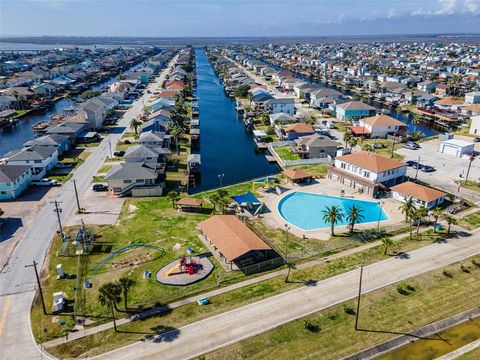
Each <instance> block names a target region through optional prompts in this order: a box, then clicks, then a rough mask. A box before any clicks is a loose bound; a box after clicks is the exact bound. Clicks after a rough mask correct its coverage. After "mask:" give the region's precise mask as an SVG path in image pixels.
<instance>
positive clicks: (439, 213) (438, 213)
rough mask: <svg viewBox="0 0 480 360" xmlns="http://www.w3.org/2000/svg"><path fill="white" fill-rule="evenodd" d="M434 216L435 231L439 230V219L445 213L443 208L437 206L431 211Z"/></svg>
mask: <svg viewBox="0 0 480 360" xmlns="http://www.w3.org/2000/svg"><path fill="white" fill-rule="evenodd" d="M431 214H432V216H433V232H437V224H438V219H439V218H440V217H441V216H442V215H443V211H442V209H440V208H438V207H436V208H434V209H433V210H432V211H431Z"/></svg>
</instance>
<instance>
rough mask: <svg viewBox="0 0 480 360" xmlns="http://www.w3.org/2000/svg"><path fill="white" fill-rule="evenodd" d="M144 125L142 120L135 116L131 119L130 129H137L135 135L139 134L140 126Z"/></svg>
mask: <svg viewBox="0 0 480 360" xmlns="http://www.w3.org/2000/svg"><path fill="white" fill-rule="evenodd" d="M140 125H142V122H141V121H140V120H138V119H136V118H133V119H132V120H130V129H133V131H135V135H138V128H139V127H140Z"/></svg>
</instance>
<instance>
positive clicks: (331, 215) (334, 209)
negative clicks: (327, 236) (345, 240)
mask: <svg viewBox="0 0 480 360" xmlns="http://www.w3.org/2000/svg"><path fill="white" fill-rule="evenodd" d="M322 214H323V221H325V222H326V223H330V225H331V234H332V236H335V225H336V224H337V223H338V222H340V221H342V219H343V216H344V215H343V211H342V209H340V208H339V207H338V206H336V205H332V206H330V207H328V206H326V207H325V210H323V211H322Z"/></svg>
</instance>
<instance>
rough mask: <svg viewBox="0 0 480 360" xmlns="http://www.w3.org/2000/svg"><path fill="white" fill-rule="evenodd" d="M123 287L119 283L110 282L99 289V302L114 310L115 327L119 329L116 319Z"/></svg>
mask: <svg viewBox="0 0 480 360" xmlns="http://www.w3.org/2000/svg"><path fill="white" fill-rule="evenodd" d="M121 293H122V289H121V287H120V285H119V284H117V283H112V282H108V283H105V284H103V285H102V286H100V288H99V289H98V302H99V303H100V305H102V306H105V307H110V310H111V311H112V319H113V328H114V329H115V331H117V323H116V321H115V310H118V309H117V302H119V301H120V294H121Z"/></svg>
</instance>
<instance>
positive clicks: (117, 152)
mask: <svg viewBox="0 0 480 360" xmlns="http://www.w3.org/2000/svg"><path fill="white" fill-rule="evenodd" d="M124 155H125V151H115V152H114V153H113V156H115V157H123V156H124Z"/></svg>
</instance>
